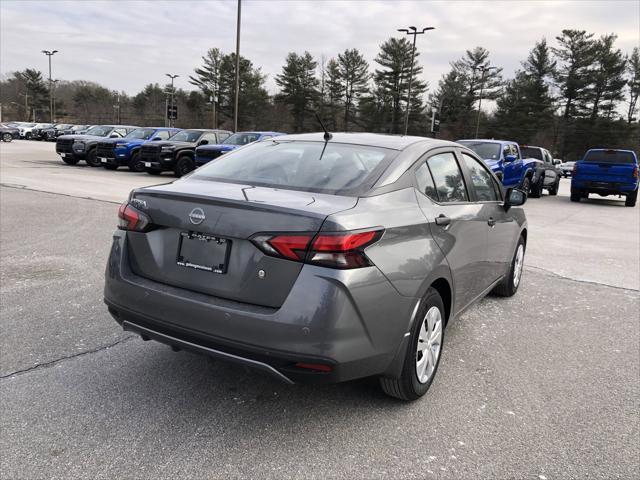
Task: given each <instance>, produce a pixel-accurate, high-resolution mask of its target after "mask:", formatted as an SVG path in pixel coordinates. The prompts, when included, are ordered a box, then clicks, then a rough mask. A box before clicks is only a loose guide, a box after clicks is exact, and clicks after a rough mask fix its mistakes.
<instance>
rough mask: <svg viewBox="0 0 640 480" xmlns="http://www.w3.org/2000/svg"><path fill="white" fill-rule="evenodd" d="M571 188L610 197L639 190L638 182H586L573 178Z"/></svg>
mask: <svg viewBox="0 0 640 480" xmlns="http://www.w3.org/2000/svg"><path fill="white" fill-rule="evenodd" d="M571 188H572V189H574V190H587V191H589V192H596V193H607V194H609V195H615V194H627V193H632V192H635V191H636V190H637V189H638V182H619V181H618V182H616V181H600V180H584V179H579V178H577V177H573V178H572V179H571Z"/></svg>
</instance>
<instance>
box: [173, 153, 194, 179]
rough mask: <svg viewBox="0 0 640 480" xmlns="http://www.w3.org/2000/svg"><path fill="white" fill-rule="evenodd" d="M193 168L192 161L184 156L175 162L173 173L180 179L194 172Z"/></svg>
mask: <svg viewBox="0 0 640 480" xmlns="http://www.w3.org/2000/svg"><path fill="white" fill-rule="evenodd" d="M195 168H196V164H195V163H194V162H193V159H191V158H190V157H187V156H186V155H185V156H182V157H180V158H178V161H177V162H176V166H175V168H174V170H173V171H174V172H175V174H176V175H177V176H178V177H182V176H183V175H186V174H187V173H189V172H190V171H192V170H195Z"/></svg>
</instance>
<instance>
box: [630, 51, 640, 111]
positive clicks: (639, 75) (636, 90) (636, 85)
mask: <svg viewBox="0 0 640 480" xmlns="http://www.w3.org/2000/svg"><path fill="white" fill-rule="evenodd" d="M627 74H628V75H629V78H628V80H627V86H628V88H629V108H628V109H627V123H631V122H633V120H634V115H635V113H636V107H637V105H638V97H640V51H639V50H638V47H635V48H634V49H633V53H632V54H631V56H630V57H629V61H628V62H627Z"/></svg>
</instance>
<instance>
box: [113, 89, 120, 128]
mask: <svg viewBox="0 0 640 480" xmlns="http://www.w3.org/2000/svg"><path fill="white" fill-rule="evenodd" d="M113 94H114V95H115V97H116V104H115V105H114V106H113V109H114V111H115V121H116V125H120V93H118V92H117V91H115V90H114V91H113Z"/></svg>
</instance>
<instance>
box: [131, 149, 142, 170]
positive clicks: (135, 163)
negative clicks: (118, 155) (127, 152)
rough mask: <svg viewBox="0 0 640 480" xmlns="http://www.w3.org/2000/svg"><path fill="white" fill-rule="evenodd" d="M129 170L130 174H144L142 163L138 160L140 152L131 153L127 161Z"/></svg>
mask: <svg viewBox="0 0 640 480" xmlns="http://www.w3.org/2000/svg"><path fill="white" fill-rule="evenodd" d="M129 170H131V171H132V172H144V162H142V161H141V160H140V152H133V153H132V154H131V160H129Z"/></svg>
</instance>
